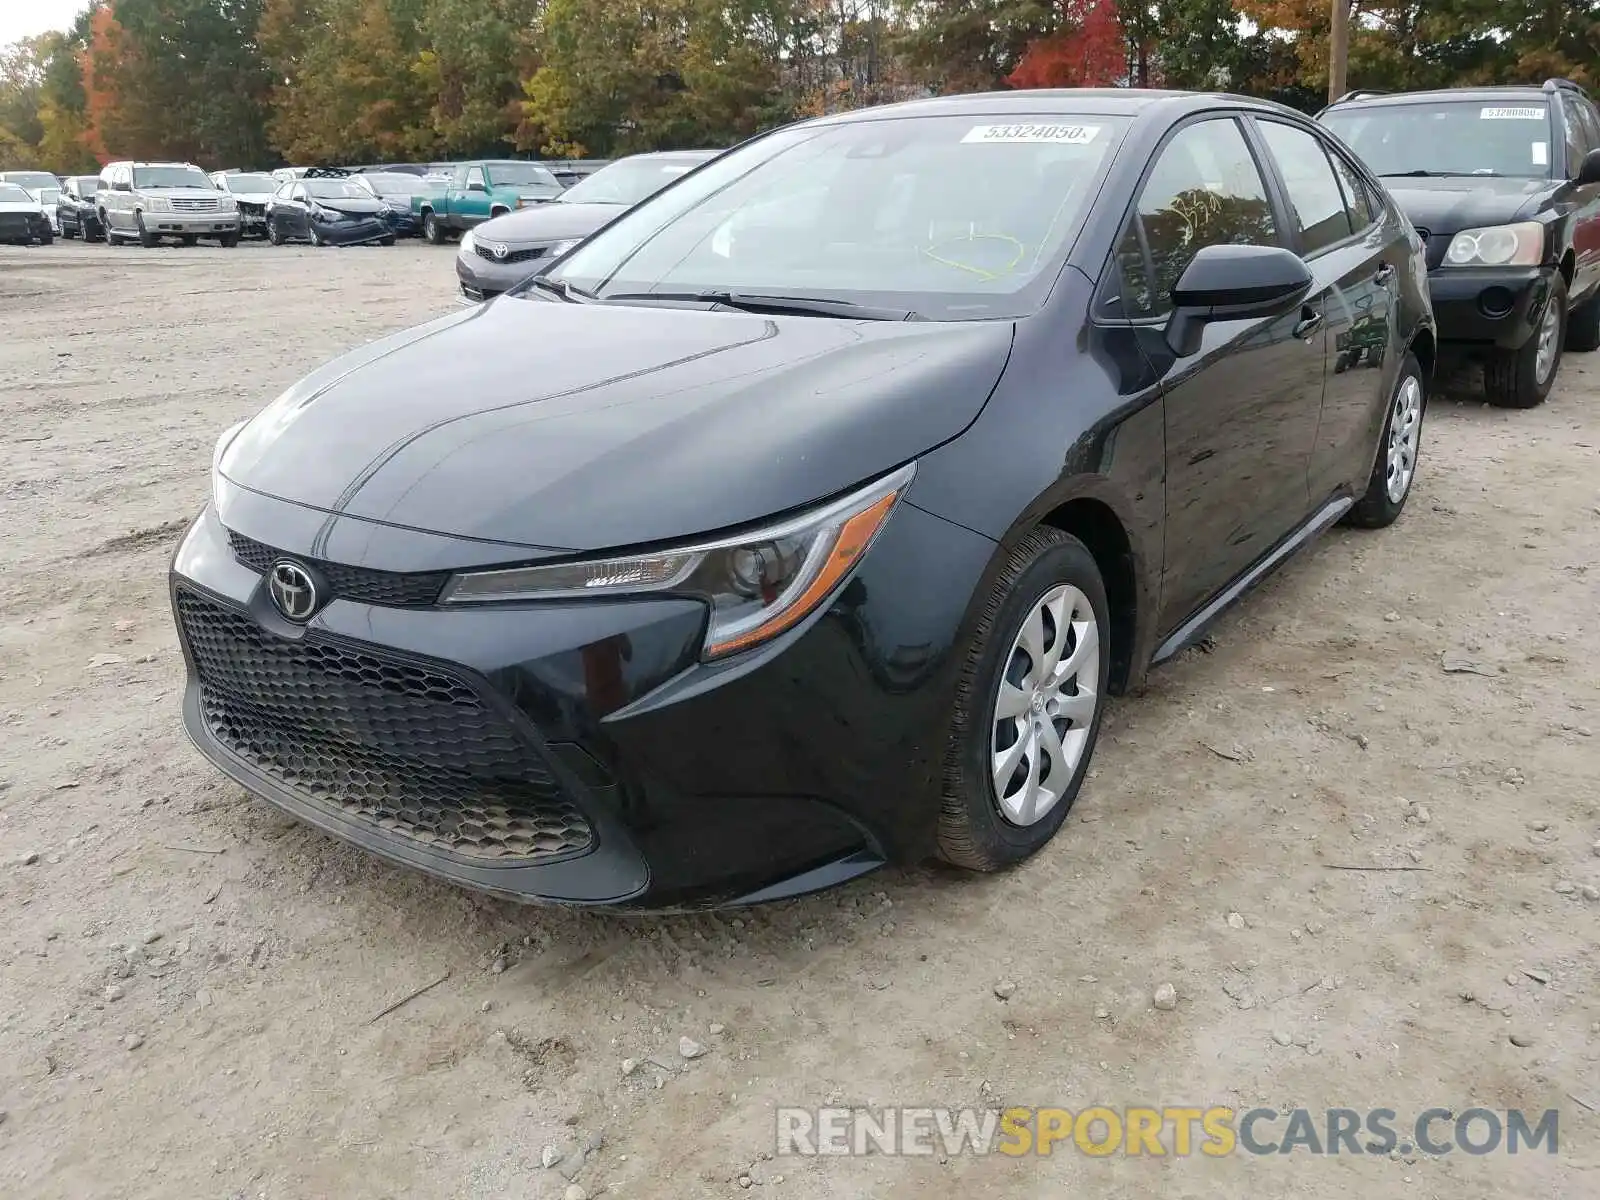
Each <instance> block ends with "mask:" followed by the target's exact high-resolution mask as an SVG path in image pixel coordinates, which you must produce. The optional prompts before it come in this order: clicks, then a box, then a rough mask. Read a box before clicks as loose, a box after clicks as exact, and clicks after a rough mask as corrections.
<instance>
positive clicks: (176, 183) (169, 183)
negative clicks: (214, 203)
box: [133, 167, 216, 192]
mask: <svg viewBox="0 0 1600 1200" xmlns="http://www.w3.org/2000/svg"><path fill="white" fill-rule="evenodd" d="M133 186H134V187H136V188H204V189H205V190H206V191H208V192H209V191H215V190H216V189H215V188H213V187H212V186H211V180H210V179H209V178H208V177H207V176H206V174H205V172H204V171H202V170H200V168H199V167H135V168H134V169H133Z"/></svg>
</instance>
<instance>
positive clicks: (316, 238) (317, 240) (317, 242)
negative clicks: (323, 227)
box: [306, 221, 328, 246]
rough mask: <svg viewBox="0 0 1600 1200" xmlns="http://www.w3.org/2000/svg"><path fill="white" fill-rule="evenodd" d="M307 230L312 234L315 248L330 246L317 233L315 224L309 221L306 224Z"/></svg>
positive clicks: (312, 242)
mask: <svg viewBox="0 0 1600 1200" xmlns="http://www.w3.org/2000/svg"><path fill="white" fill-rule="evenodd" d="M306 229H307V230H308V231H309V232H310V234H311V244H312V245H313V246H326V245H327V244H328V243H327V242H325V241H323V240H322V235H321V234H320V233H318V232H317V227H316V225H315V224H314V223H313V222H311V221H307V222H306Z"/></svg>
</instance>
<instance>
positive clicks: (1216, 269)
mask: <svg viewBox="0 0 1600 1200" xmlns="http://www.w3.org/2000/svg"><path fill="white" fill-rule="evenodd" d="M1311 284H1312V278H1311V269H1310V268H1309V267H1307V266H1306V264H1305V263H1304V262H1303V261H1302V260H1301V258H1300V256H1299V255H1297V254H1294V253H1291V252H1290V251H1288V250H1285V249H1283V248H1282V247H1281V246H1235V245H1220V246H1203V247H1201V248H1200V251H1199V252H1198V253H1197V254H1196V255H1195V256H1194V257H1193V258H1192V259H1190V260H1189V265H1188V266H1187V267H1185V268H1184V270H1183V274H1182V275H1180V276H1179V277H1178V282H1177V283H1176V284H1175V285H1173V288H1172V316H1171V317H1170V318H1169V319H1168V321H1167V345H1168V346H1170V347H1171V348H1172V352H1173V353H1174V354H1177V355H1179V356H1180V357H1183V356H1187V355H1190V354H1194V353H1196V352H1197V351H1198V350H1199V349H1200V335H1201V333H1202V332H1203V331H1204V329H1205V327H1206V326H1207V325H1209V324H1210V323H1211V322H1213V321H1248V320H1252V319H1256V318H1261V317H1275V316H1278V315H1279V314H1281V313H1283V312H1286V311H1288V310H1289V309H1290V308H1292V307H1293V306H1294V305H1296V304H1298V303H1299V302H1300V301H1301V300H1303V299H1304V298H1305V296H1306V294H1307V293H1308V292H1310V291H1311Z"/></svg>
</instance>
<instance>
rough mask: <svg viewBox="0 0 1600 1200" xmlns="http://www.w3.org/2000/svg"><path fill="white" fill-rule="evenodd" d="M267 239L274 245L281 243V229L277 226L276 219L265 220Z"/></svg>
mask: <svg viewBox="0 0 1600 1200" xmlns="http://www.w3.org/2000/svg"><path fill="white" fill-rule="evenodd" d="M267 241H268V242H269V243H270V244H272V245H274V246H281V245H283V230H281V229H279V228H278V223H277V222H276V221H268V222H267Z"/></svg>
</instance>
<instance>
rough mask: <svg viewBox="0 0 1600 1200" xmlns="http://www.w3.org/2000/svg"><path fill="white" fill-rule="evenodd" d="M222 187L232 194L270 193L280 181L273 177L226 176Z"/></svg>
mask: <svg viewBox="0 0 1600 1200" xmlns="http://www.w3.org/2000/svg"><path fill="white" fill-rule="evenodd" d="M222 185H223V186H224V187H225V188H227V189H228V190H229V191H230V192H270V191H273V190H275V189H276V188H277V186H278V181H277V180H276V179H274V178H273V177H272V176H271V175H224V176H223V177H222Z"/></svg>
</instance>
